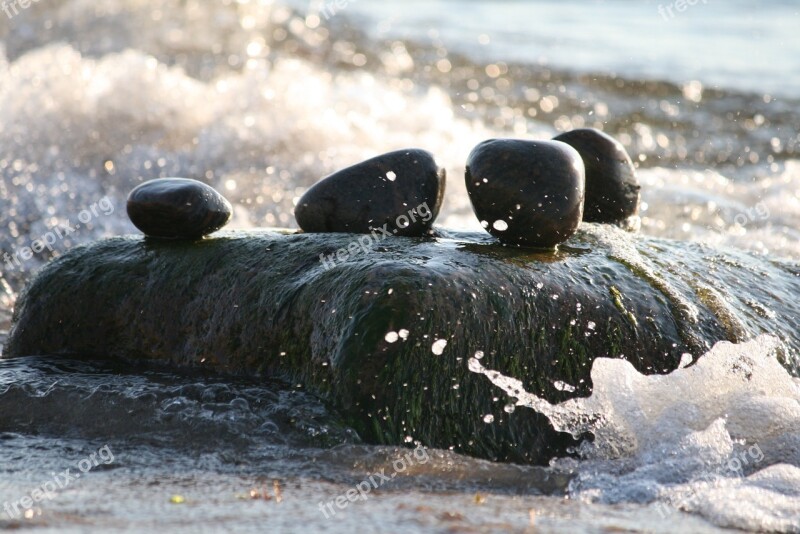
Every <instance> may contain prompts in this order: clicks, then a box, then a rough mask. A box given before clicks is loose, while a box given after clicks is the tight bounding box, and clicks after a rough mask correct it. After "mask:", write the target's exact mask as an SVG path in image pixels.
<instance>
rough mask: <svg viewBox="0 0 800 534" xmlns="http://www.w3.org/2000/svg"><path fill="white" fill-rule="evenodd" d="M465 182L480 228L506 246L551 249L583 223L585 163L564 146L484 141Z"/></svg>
mask: <svg viewBox="0 0 800 534" xmlns="http://www.w3.org/2000/svg"><path fill="white" fill-rule="evenodd" d="M465 180H466V184H467V192H468V193H469V198H470V201H471V202H472V208H473V209H474V211H475V214H476V215H477V216H478V219H480V220H481V224H482V225H483V227H484V228H486V230H488V231H489V233H491V234H492V235H493V236H495V237H497V238H498V239H499V240H500V241H502V242H503V243H506V244H509V245H519V246H525V247H535V248H553V247H555V246H556V245H558V244H559V243H563V242H564V241H566V240H567V239H569V238H570V236H572V235H573V234H574V233H575V232H576V231H577V229H578V226H579V225H580V223H581V218H582V215H583V194H584V169H583V161H582V160H581V157H580V155H579V154H578V152H577V151H575V149H573V148H572V147H570V146H569V145H566V144H564V143H559V142H557V141H525V140H521V139H490V140H488V141H484V142H483V143H481V144H479V145H478V146H476V147H475V148H474V149H473V150H472V152H471V153H470V155H469V158H468V159H467V172H466V176H465Z"/></svg>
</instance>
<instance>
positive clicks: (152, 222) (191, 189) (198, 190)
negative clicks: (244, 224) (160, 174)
mask: <svg viewBox="0 0 800 534" xmlns="http://www.w3.org/2000/svg"><path fill="white" fill-rule="evenodd" d="M127 208H128V217H129V218H130V220H131V222H132V223H133V224H134V225H135V226H136V228H138V229H139V230H141V231H142V232H144V234H145V235H146V236H148V237H158V238H163V239H199V238H201V237H203V236H205V235H208V234H210V233H212V232H215V231H217V230H219V229H220V228H222V227H223V226H225V224H227V222H228V220H230V218H231V213H232V212H233V209H232V208H231V205H230V203H229V202H228V201H227V200H226V199H225V197H223V196H222V195H221V194H220V193H219V192H217V190H216V189H214V188H213V187H211V186H208V185H206V184H204V183H203V182H198V181H197V180H191V179H188V178H160V179H157V180H150V181H149V182H145V183H143V184H141V185H139V186H137V187H136V188H135V189H134V190H133V191H131V193H130V195H128V206H127Z"/></svg>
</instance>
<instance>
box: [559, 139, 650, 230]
mask: <svg viewBox="0 0 800 534" xmlns="http://www.w3.org/2000/svg"><path fill="white" fill-rule="evenodd" d="M554 140H556V141H561V142H562V143H567V144H568V145H570V146H571V147H573V148H574V149H575V150H577V151H578V153H579V154H580V155H581V158H583V164H584V166H585V167H586V200H585V202H584V208H583V220H584V221H587V222H598V223H618V222H624V221H625V220H626V219H628V218H629V217H631V216H633V215H637V214H638V213H639V190H640V189H641V187H640V185H639V179H638V178H637V177H636V169H635V168H634V166H633V162H632V161H631V157H630V156H629V155H628V152H627V151H626V150H625V147H623V146H622V144H620V142H619V141H617V140H616V139H614V138H613V137H611V136H610V135H608V134H605V133H603V132H601V131H600V130H595V129H593V128H581V129H578V130H572V131H571V132H566V133H563V134H561V135H559V136H557V137H555V138H554Z"/></svg>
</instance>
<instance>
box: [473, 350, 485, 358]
mask: <svg viewBox="0 0 800 534" xmlns="http://www.w3.org/2000/svg"><path fill="white" fill-rule="evenodd" d="M481 358H483V351H482V350H479V351H477V352H476V353H475V359H476V360H480V359H481Z"/></svg>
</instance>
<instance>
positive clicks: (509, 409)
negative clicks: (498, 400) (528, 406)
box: [503, 404, 517, 413]
mask: <svg viewBox="0 0 800 534" xmlns="http://www.w3.org/2000/svg"><path fill="white" fill-rule="evenodd" d="M516 409H517V407H516V406H515V405H514V404H506V405H505V406H504V407H503V410H504V411H505V412H506V413H514V410H516Z"/></svg>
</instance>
